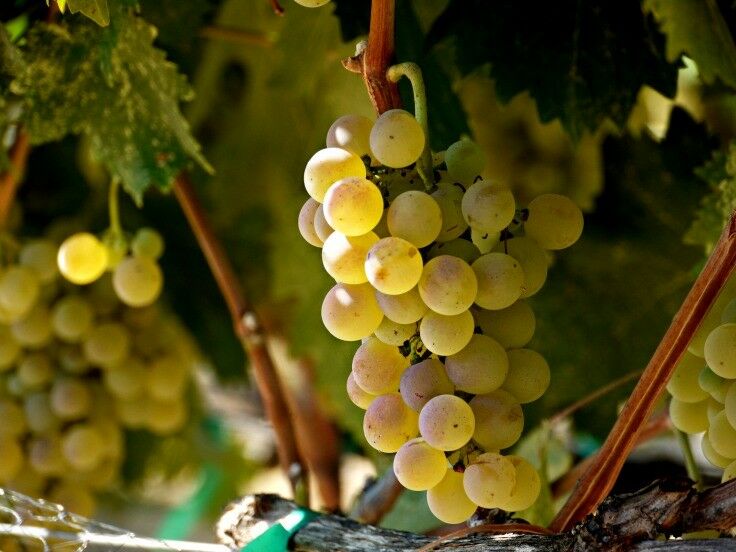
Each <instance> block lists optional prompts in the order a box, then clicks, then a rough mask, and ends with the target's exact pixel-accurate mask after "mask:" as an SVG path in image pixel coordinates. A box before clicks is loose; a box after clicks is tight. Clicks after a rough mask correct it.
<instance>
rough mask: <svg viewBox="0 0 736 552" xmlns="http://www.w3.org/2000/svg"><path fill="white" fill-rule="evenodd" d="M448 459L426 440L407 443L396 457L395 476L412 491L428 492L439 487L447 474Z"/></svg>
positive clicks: (419, 439)
mask: <svg viewBox="0 0 736 552" xmlns="http://www.w3.org/2000/svg"><path fill="white" fill-rule="evenodd" d="M447 468H448V465H447V458H445V455H444V454H443V453H442V451H439V450H437V449H436V448H433V447H431V446H430V445H429V444H428V443H427V442H426V441H425V440H424V439H422V438H416V439H411V440H410V441H407V442H406V443H404V444H403V445H401V448H400V449H399V450H398V451H397V452H396V456H394V474H395V475H396V479H398V480H399V483H401V484H402V485H403V486H404V487H406V488H407V489H409V490H411V491H426V490H428V489H431V488H432V487H434V486H436V485H438V484H439V483H440V481H442V479H443V478H444V477H445V473H446V472H447Z"/></svg>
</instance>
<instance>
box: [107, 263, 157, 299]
mask: <svg viewBox="0 0 736 552" xmlns="http://www.w3.org/2000/svg"><path fill="white" fill-rule="evenodd" d="M112 284H113V287H114V288H115V293H117V295H118V297H119V298H120V300H121V301H122V302H123V303H125V304H126V305H128V306H130V307H145V306H148V305H150V304H151V303H153V302H154V301H155V300H156V299H158V296H159V295H161V290H162V289H163V285H164V277H163V273H162V272H161V268H159V266H158V263H157V262H156V261H155V260H153V259H150V258H148V257H127V258H125V259H123V260H122V261H121V262H120V263H119V264H118V265H117V266H116V267H115V271H114V272H113V275H112Z"/></svg>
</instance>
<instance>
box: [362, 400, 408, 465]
mask: <svg viewBox="0 0 736 552" xmlns="http://www.w3.org/2000/svg"><path fill="white" fill-rule="evenodd" d="M417 420H418V416H417V413H416V412H414V410H412V409H411V408H409V407H408V406H406V404H404V401H403V400H402V399H401V395H399V394H398V393H389V394H387V395H381V396H379V397H376V398H375V399H374V400H373V402H371V404H370V405H369V406H368V408H367V410H366V411H365V415H364V416H363V433H364V434H365V438H366V440H367V441H368V443H369V444H370V445H371V446H372V447H373V448H374V449H376V450H379V451H381V452H396V451H397V450H399V449H400V448H401V445H403V444H404V443H406V442H407V441H408V440H409V439H411V438H413V437H415V436H416V434H417V432H418V431H419V428H418V425H417Z"/></svg>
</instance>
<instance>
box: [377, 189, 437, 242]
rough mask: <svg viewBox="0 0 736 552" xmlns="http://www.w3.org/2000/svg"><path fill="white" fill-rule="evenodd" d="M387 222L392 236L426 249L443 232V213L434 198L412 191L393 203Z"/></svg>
mask: <svg viewBox="0 0 736 552" xmlns="http://www.w3.org/2000/svg"><path fill="white" fill-rule="evenodd" d="M386 222H387V224H388V230H389V232H390V233H391V235H392V236H396V237H398V238H403V239H405V240H406V241H408V242H410V243H412V244H414V245H415V246H417V247H425V246H427V245H429V244H430V243H432V242H433V241H434V240H435V238H437V236H438V234H439V233H440V230H442V212H441V211H440V207H439V205H437V202H436V201H435V200H434V198H433V197H432V196H430V195H429V194H427V193H425V192H419V191H414V190H411V191H408V192H404V193H402V194H400V195H399V196H398V197H397V198H396V199H394V200H393V201H392V202H391V205H389V208H388V211H387V212H386Z"/></svg>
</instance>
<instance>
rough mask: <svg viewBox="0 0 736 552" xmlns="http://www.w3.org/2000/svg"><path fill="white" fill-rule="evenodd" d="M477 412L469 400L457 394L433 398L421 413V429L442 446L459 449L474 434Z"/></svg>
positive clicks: (428, 439)
mask: <svg viewBox="0 0 736 552" xmlns="http://www.w3.org/2000/svg"><path fill="white" fill-rule="evenodd" d="M474 430H475V416H474V415H473V411H472V410H471V408H470V406H468V403H466V402H465V401H464V400H463V399H461V398H460V397H456V396H455V395H438V396H436V397H433V398H431V399H430V400H429V401H427V403H426V404H425V405H424V406H423V407H422V410H421V412H420V413H419V433H421V435H422V437H423V438H424V440H425V441H427V443H428V444H429V445H430V446H432V447H434V448H436V449H439V450H457V449H459V448H460V447H462V446H463V445H465V444H466V443H467V442H468V441H470V438H471V437H472V436H473V431H474Z"/></svg>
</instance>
